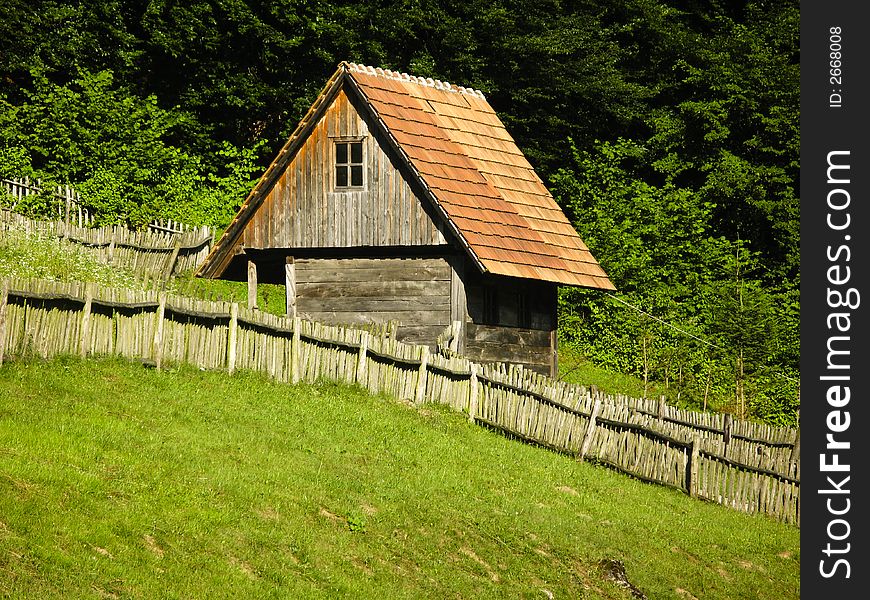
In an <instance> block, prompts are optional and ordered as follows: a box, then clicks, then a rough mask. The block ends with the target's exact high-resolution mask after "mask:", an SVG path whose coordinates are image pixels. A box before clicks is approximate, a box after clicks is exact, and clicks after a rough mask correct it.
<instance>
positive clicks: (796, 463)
mask: <svg viewBox="0 0 870 600" xmlns="http://www.w3.org/2000/svg"><path fill="white" fill-rule="evenodd" d="M2 343H3V342H2V340H0V344H2ZM0 362H2V351H0ZM788 460H789V463H791V465H792V467H793V469H794V471H795V474H800V464H801V427H800V424H798V427H797V431H796V432H795V436H794V446H792V447H791V456H789V459H788Z"/></svg>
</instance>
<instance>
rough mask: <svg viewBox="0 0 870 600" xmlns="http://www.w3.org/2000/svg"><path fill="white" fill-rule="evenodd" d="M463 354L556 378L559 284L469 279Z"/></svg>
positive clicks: (497, 279)
mask: <svg viewBox="0 0 870 600" xmlns="http://www.w3.org/2000/svg"><path fill="white" fill-rule="evenodd" d="M466 295H467V303H468V304H467V306H468V323H467V324H466V326H465V355H466V356H468V357H469V358H470V359H472V360H476V361H479V362H509V363H518V364H522V365H524V366H526V367H528V368H530V369H533V370H535V371H538V372H539V373H544V374H545V375H551V376H555V375H556V372H557V368H558V364H557V357H556V326H557V316H556V315H557V313H556V308H557V306H556V286H555V285H553V284H551V283H546V282H539V281H522V280H512V279H506V278H492V279H487V278H478V279H477V280H476V281H469V282H467V283H466Z"/></svg>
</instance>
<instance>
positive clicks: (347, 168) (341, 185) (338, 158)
mask: <svg viewBox="0 0 870 600" xmlns="http://www.w3.org/2000/svg"><path fill="white" fill-rule="evenodd" d="M363 173H364V170H363V143H362V140H339V141H337V142H335V189H337V190H347V189H354V188H355V189H360V188H362V187H363V186H364V184H365V182H364V180H363Z"/></svg>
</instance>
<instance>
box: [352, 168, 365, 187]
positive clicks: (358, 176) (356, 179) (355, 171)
mask: <svg viewBox="0 0 870 600" xmlns="http://www.w3.org/2000/svg"><path fill="white" fill-rule="evenodd" d="M350 184H351V185H352V186H355V187H359V186H361V185H362V184H363V181H362V167H351V168H350Z"/></svg>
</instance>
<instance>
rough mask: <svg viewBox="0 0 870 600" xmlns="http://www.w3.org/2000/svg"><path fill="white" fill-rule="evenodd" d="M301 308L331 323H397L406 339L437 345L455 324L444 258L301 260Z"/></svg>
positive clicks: (298, 279)
mask: <svg viewBox="0 0 870 600" xmlns="http://www.w3.org/2000/svg"><path fill="white" fill-rule="evenodd" d="M295 271H296V309H297V311H298V314H299V315H300V316H302V317H304V318H307V319H312V320H314V321H320V322H323V323H330V324H353V325H359V324H365V323H386V322H388V321H395V322H396V323H397V324H398V329H397V332H396V333H397V337H398V339H400V340H401V341H405V342H411V343H417V344H429V345H431V346H433V349H434V343H435V340H436V338H437V337H438V335H439V334H440V333H441V332H442V331H443V330H444V328H445V327H447V325H449V324H450V266H449V264H448V262H447V261H446V260H445V259H443V258H337V259H335V258H329V259H327V258H297V259H296V260H295Z"/></svg>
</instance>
